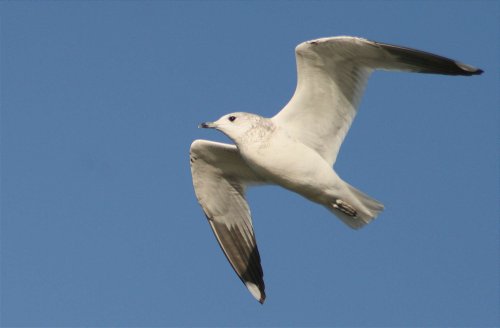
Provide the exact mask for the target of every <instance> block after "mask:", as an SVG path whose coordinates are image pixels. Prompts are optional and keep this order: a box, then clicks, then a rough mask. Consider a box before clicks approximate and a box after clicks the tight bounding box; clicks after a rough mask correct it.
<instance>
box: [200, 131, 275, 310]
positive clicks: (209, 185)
mask: <svg viewBox="0 0 500 328" xmlns="http://www.w3.org/2000/svg"><path fill="white" fill-rule="evenodd" d="M191 173H192V177H193V185H194V190H195V193H196V197H197V198H198V201H199V203H200V205H201V206H202V208H203V211H204V212H205V215H206V217H207V219H208V222H209V224H210V227H211V228H212V231H213V232H214V235H215V237H216V239H217V241H218V243H219V245H220V247H221V249H222V251H223V252H224V254H225V255H226V257H227V259H228V261H229V263H230V264H231V266H232V267H233V269H234V271H235V272H236V273H237V274H238V276H239V277H240V279H241V280H242V281H243V283H244V284H245V285H246V286H247V288H248V289H249V291H250V292H251V293H252V295H253V296H254V297H255V298H256V299H257V300H258V301H259V302H261V303H263V302H264V300H265V297H266V295H265V284H264V274H263V271H262V266H261V260H260V255H259V250H258V248H257V242H256V240H255V234H254V230H253V226H252V219H251V216H250V209H249V207H248V203H247V201H246V200H245V188H246V186H247V185H251V184H256V183H263V182H264V181H263V180H262V179H261V178H260V177H259V176H257V175H256V174H255V173H254V172H253V171H252V170H251V169H250V168H249V167H248V166H247V165H246V164H245V162H244V161H243V159H242V158H241V156H240V155H239V153H238V150H237V148H236V146H234V145H228V144H222V143H218V142H211V141H205V140H196V141H194V142H193V144H192V145H191Z"/></svg>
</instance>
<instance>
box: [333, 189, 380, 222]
mask: <svg viewBox="0 0 500 328" xmlns="http://www.w3.org/2000/svg"><path fill="white" fill-rule="evenodd" d="M345 185H346V187H347V190H348V191H349V193H350V194H351V195H350V196H351V197H352V198H351V197H350V198H351V199H345V200H344V199H341V200H340V201H341V202H340V208H339V206H338V205H336V204H331V206H330V207H328V209H329V210H330V211H331V212H332V213H333V214H335V215H336V216H337V217H339V218H340V219H341V220H342V221H343V222H344V223H345V224H347V225H348V226H349V227H351V228H353V229H359V228H362V227H363V226H365V225H367V224H368V223H370V222H371V221H372V220H373V219H374V218H376V217H377V215H378V214H379V213H380V212H382V211H383V210H384V205H383V204H382V203H381V202H379V201H377V200H375V199H373V198H372V197H370V196H368V195H367V194H365V193H364V192H362V191H360V190H358V189H356V188H354V187H353V186H351V185H349V184H348V183H345ZM338 202H339V201H337V204H339V203H338ZM342 202H346V203H347V204H346V205H345V207H346V209H342V206H343V205H342ZM351 209H354V210H355V211H354V213H352V210H351Z"/></svg>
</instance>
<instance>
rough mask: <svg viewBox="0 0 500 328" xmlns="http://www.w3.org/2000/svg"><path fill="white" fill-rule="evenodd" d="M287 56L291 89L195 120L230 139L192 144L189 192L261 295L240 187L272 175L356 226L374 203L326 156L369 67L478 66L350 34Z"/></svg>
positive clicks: (341, 133) (333, 151)
mask: <svg viewBox="0 0 500 328" xmlns="http://www.w3.org/2000/svg"><path fill="white" fill-rule="evenodd" d="M296 57H297V70H298V82H297V89H296V90H295V94H294V95H293V97H292V99H291V100H290V102H289V103H288V104H287V105H286V106H285V107H284V108H283V109H282V110H281V111H280V112H278V114H276V115H275V116H274V117H272V118H264V117H262V116H259V115H256V114H250V113H240V112H238V113H231V114H228V115H224V116H222V117H221V118H220V119H219V120H217V121H215V122H211V123H202V124H201V127H204V128H215V129H217V130H220V131H221V132H223V133H224V134H226V135H227V136H228V137H229V138H231V139H232V140H233V141H234V143H235V145H228V144H221V143H216V142H211V141H205V140H196V141H194V142H193V144H192V145H191V170H192V175H193V184H194V188H195V192H196V196H197V198H198V201H199V202H200V204H201V205H202V207H203V210H204V212H205V214H206V216H207V218H208V220H209V223H210V225H211V227H212V229H213V231H214V233H215V236H216V238H217V241H218V242H219V244H220V246H221V248H222V250H223V252H224V254H225V255H226V257H227V258H228V260H229V262H230V263H231V265H232V266H233V268H234V270H235V271H236V273H237V274H238V275H239V277H240V278H241V279H242V281H243V282H244V283H245V285H246V286H247V288H248V289H249V291H250V292H251V293H252V295H253V296H254V297H255V298H256V299H257V300H259V301H260V302H261V303H262V302H264V299H265V292H264V289H265V287H264V280H263V272H262V267H261V264H260V255H259V252H258V249H257V243H256V240H255V235H254V231H253V227H252V221H251V217H250V209H249V208H248V204H247V202H246V200H245V197H244V195H245V189H246V187H247V186H251V185H258V184H275V185H279V186H281V187H283V188H286V189H288V190H291V191H293V192H296V193H298V194H300V195H302V196H303V197H305V198H307V199H309V200H311V201H313V202H315V203H318V204H320V205H322V206H324V207H325V208H327V209H328V210H329V211H331V212H332V213H333V214H335V215H336V216H337V217H339V218H340V219H341V220H342V221H343V222H344V223H346V224H347V225H348V226H350V227H351V228H354V229H358V228H361V227H363V226H364V225H366V224H368V223H369V222H371V221H372V220H373V219H374V218H375V217H376V216H377V215H378V214H379V213H380V212H381V211H382V210H383V205H382V204H381V203H380V202H378V201H377V200H375V199H373V198H371V197H370V196H368V195H366V194H364V193H363V192H361V191H359V190H357V189H356V188H354V187H352V186H351V185H349V184H348V183H347V182H345V181H343V180H342V179H341V178H340V177H339V176H338V175H337V173H336V172H335V171H334V169H333V167H332V166H333V164H334V163H335V161H336V158H337V154H338V151H339V149H340V146H341V144H342V141H343V140H344V137H345V135H346V133H347V131H348V130H349V127H350V125H351V123H352V121H353V119H354V117H355V116H356V114H357V105H358V103H359V100H360V98H361V95H362V91H363V89H364V86H365V84H366V82H367V80H368V77H369V75H370V74H371V73H372V71H373V70H375V69H385V70H400V71H409V72H419V73H435V74H446V75H476V74H481V73H482V71H481V70H479V69H476V68H474V67H472V66H468V65H465V64H462V63H459V62H456V61H453V60H451V59H448V58H444V57H441V56H437V55H433V54H430V53H426V52H422V51H418V50H413V49H410V48H405V47H399V46H393V45H388V44H383V43H378V42H373V41H368V40H365V39H361V38H355V37H333V38H323V39H317V40H312V41H307V42H304V43H302V44H300V45H299V46H297V48H296Z"/></svg>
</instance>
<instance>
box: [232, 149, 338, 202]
mask: <svg viewBox="0 0 500 328" xmlns="http://www.w3.org/2000/svg"><path fill="white" fill-rule="evenodd" d="M277 149H279V150H277ZM241 154H242V157H243V158H244V160H245V161H246V162H247V163H248V165H249V166H250V167H251V168H252V169H253V170H254V171H255V172H257V173H258V174H260V175H261V176H262V177H264V178H265V179H266V180H268V181H270V182H273V183H275V184H277V185H280V186H282V187H284V188H286V189H289V190H291V191H294V192H296V193H298V194H300V195H302V196H304V197H306V198H308V199H310V200H312V201H315V202H318V203H322V202H323V201H325V200H326V199H327V198H328V195H329V194H330V192H331V189H332V187H334V186H335V185H336V183H335V182H336V181H337V179H339V178H338V176H337V174H336V173H335V172H334V171H333V169H332V168H331V167H330V165H329V164H328V163H327V162H326V161H325V160H324V159H323V158H322V157H321V156H320V155H319V154H317V153H316V152H315V151H313V150H312V149H310V148H308V147H307V146H305V145H303V144H301V143H294V144H290V145H287V146H281V147H262V148H259V149H253V151H242V152H241Z"/></svg>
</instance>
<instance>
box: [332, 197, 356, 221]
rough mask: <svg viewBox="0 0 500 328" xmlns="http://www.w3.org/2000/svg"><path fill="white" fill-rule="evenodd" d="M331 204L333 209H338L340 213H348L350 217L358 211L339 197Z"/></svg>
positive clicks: (354, 215)
mask: <svg viewBox="0 0 500 328" xmlns="http://www.w3.org/2000/svg"><path fill="white" fill-rule="evenodd" d="M332 206H333V208H334V209H336V210H339V211H341V212H342V213H344V214H346V215H349V216H351V217H356V215H357V214H358V212H357V211H356V209H355V208H354V207H352V206H351V205H349V204H347V203H346V202H344V201H343V200H341V199H336V200H335V203H334V204H332Z"/></svg>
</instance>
